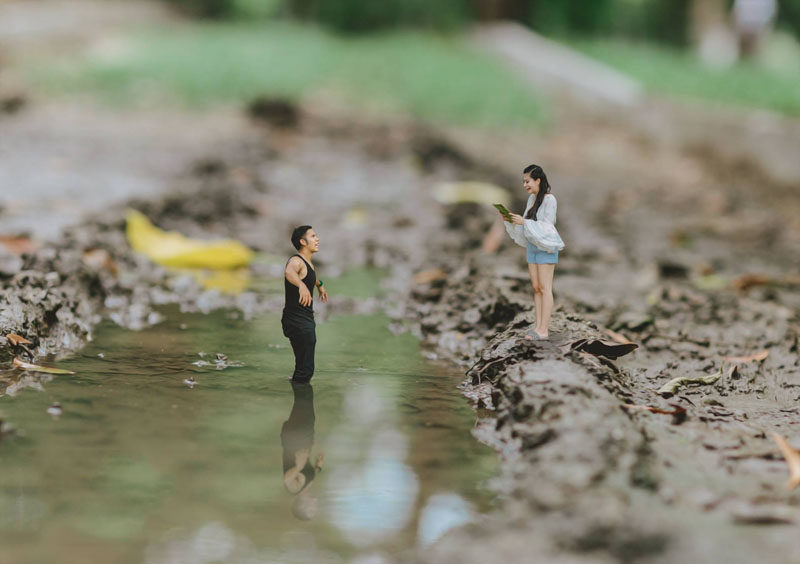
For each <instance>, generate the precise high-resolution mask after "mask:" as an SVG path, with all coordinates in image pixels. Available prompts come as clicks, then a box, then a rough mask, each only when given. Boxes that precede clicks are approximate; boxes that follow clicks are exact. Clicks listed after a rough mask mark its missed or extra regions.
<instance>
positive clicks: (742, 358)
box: [724, 349, 769, 364]
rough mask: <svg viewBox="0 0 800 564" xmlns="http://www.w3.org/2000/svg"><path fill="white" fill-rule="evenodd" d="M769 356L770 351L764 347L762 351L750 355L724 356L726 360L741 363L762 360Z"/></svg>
mask: <svg viewBox="0 0 800 564" xmlns="http://www.w3.org/2000/svg"><path fill="white" fill-rule="evenodd" d="M768 356H769V351H768V350H766V349H764V350H763V351H761V352H757V353H754V354H751V355H748V356H726V357H724V359H725V360H727V361H728V362H738V363H741V364H744V363H747V362H760V361H762V360H764V359H765V358H767V357H768Z"/></svg>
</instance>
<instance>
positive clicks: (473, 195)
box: [433, 182, 509, 205]
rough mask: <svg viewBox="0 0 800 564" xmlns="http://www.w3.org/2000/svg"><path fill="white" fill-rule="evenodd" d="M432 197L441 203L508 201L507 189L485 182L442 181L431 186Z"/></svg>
mask: <svg viewBox="0 0 800 564" xmlns="http://www.w3.org/2000/svg"><path fill="white" fill-rule="evenodd" d="M433 197H434V198H436V200H437V201H439V202H440V203H442V204H460V203H465V202H474V203H476V204H486V205H492V204H494V203H498V202H499V203H501V204H508V202H509V197H508V191H507V190H505V189H503V188H500V187H499V186H495V185H494V184H488V183H486V182H443V183H441V184H437V185H436V186H435V187H434V188H433Z"/></svg>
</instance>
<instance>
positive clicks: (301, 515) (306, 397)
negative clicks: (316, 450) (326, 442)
mask: <svg viewBox="0 0 800 564" xmlns="http://www.w3.org/2000/svg"><path fill="white" fill-rule="evenodd" d="M292 392H293V394H294V403H293V404H292V411H291V413H290V414H289V419H287V420H286V421H285V422H284V424H283V426H282V427H281V446H282V447H283V484H284V485H285V486H286V489H287V490H288V491H289V492H290V493H292V494H293V495H295V496H296V497H295V499H294V502H293V503H292V513H293V514H294V516H295V517H297V518H298V519H302V520H304V521H306V520H309V519H313V517H314V516H315V515H316V513H317V498H316V497H315V496H314V495H313V494H312V493H311V490H310V486H311V484H312V482H313V481H314V478H315V477H316V475H317V472H320V471H321V470H322V462H323V460H324V456H323V455H322V454H319V455H317V458H316V460H315V461H314V464H312V463H311V449H312V447H313V446H314V423H315V420H316V417H315V415H314V389H313V388H312V387H311V384H298V383H295V382H292Z"/></svg>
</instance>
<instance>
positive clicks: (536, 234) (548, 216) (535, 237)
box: [523, 195, 564, 253]
mask: <svg viewBox="0 0 800 564" xmlns="http://www.w3.org/2000/svg"><path fill="white" fill-rule="evenodd" d="M557 209H558V203H557V202H556V198H555V196H552V195H548V196H546V197H545V199H544V201H543V202H542V205H541V207H540V208H539V211H538V212H537V214H536V217H537V221H534V220H532V219H526V220H525V226H524V229H523V233H524V235H525V239H527V240H528V241H530V242H531V243H533V244H534V245H536V247H537V248H538V249H541V250H542V251H545V252H548V253H554V252H556V251H560V250H561V249H563V248H564V241H562V240H561V236H560V235H559V234H558V230H557V229H556V225H555V224H556V211H557Z"/></svg>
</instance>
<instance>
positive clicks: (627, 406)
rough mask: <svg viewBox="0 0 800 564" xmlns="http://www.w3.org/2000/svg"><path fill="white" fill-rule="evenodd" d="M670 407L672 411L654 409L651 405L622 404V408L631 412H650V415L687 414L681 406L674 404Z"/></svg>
mask: <svg viewBox="0 0 800 564" xmlns="http://www.w3.org/2000/svg"><path fill="white" fill-rule="evenodd" d="M669 405H670V407H672V410H669V409H662V408H660V407H653V406H651V405H633V404H630V403H624V404H622V407H624V408H625V409H627V410H629V411H649V412H650V413H661V414H663V415H678V414H680V413H686V408H685V407H681V406H680V405H675V404H672V403H671V404H669Z"/></svg>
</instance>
